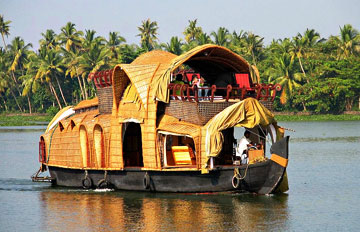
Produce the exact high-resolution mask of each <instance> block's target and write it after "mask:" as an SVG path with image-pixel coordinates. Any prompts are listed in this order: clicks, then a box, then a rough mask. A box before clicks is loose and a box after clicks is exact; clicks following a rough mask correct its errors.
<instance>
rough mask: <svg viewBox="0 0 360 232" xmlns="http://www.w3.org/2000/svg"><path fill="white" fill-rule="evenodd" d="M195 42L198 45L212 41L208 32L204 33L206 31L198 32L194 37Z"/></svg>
mask: <svg viewBox="0 0 360 232" xmlns="http://www.w3.org/2000/svg"><path fill="white" fill-rule="evenodd" d="M196 42H197V44H198V45H204V44H209V43H212V41H211V38H210V36H209V35H208V34H206V33H200V34H199V35H198V36H197V37H196Z"/></svg>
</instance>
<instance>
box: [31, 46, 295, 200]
mask: <svg viewBox="0 0 360 232" xmlns="http://www.w3.org/2000/svg"><path fill="white" fill-rule="evenodd" d="M89 79H91V80H92V81H93V82H94V84H95V86H96V89H97V97H95V98H94V99H91V100H84V101H81V102H80V103H79V104H78V105H76V106H71V107H67V108H64V109H62V110H61V111H59V112H58V114H57V115H56V116H55V117H54V118H53V120H52V121H51V122H50V123H49V125H48V127H47V129H46V131H45V133H44V134H42V135H41V136H40V142H39V161H40V163H41V167H40V170H39V171H38V173H36V175H34V176H33V177H32V179H33V180H34V181H36V180H41V177H40V175H39V174H40V173H41V172H44V171H46V170H48V171H49V173H50V177H48V178H47V179H48V180H51V181H52V183H53V184H54V185H59V186H68V187H79V188H105V187H110V188H114V189H120V190H136V191H154V192H199V193H200V192H227V191H235V192H253V193H258V194H271V193H276V192H285V191H287V190H288V184H287V176H286V167H287V164H288V142H289V137H287V136H284V130H283V128H281V127H280V126H278V125H277V122H276V120H275V119H274V115H273V114H272V113H271V111H270V110H269V109H271V107H272V101H273V100H274V97H275V94H276V91H279V90H281V86H279V85H272V84H268V85H266V84H260V78H259V75H258V72H257V70H256V68H255V67H253V66H251V65H250V64H249V63H248V62H247V61H246V60H245V59H243V58H242V57H240V56H239V55H237V54H235V53H233V52H232V51H230V50H228V49H227V48H224V47H221V46H216V45H210V44H207V45H203V46H199V47H196V48H194V49H192V50H190V51H189V52H186V53H185V54H182V55H180V56H176V55H174V54H172V53H169V52H165V51H159V50H155V51H151V52H148V53H145V54H142V55H140V56H139V57H138V58H137V59H135V60H134V61H133V62H132V63H131V64H119V65H116V66H115V67H114V68H113V69H111V70H104V71H100V72H96V73H91V74H90V75H89ZM244 130H246V131H248V132H250V136H249V138H248V140H249V145H247V146H246V148H245V149H243V151H237V150H238V144H237V143H238V141H239V135H238V134H239V131H240V133H242V132H243V131H244ZM237 133H238V134H237ZM241 155H245V156H246V157H247V158H246V159H241V158H240V156H241Z"/></svg>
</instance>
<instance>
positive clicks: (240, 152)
mask: <svg viewBox="0 0 360 232" xmlns="http://www.w3.org/2000/svg"><path fill="white" fill-rule="evenodd" d="M249 138H250V131H248V130H246V131H245V132H244V136H243V137H242V138H241V139H240V140H239V142H238V144H237V147H236V156H237V157H240V158H241V164H247V163H248V162H249V159H248V155H247V150H248V147H250V146H252V144H251V140H250V139H249Z"/></svg>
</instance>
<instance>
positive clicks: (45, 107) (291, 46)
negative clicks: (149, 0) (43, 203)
mask: <svg viewBox="0 0 360 232" xmlns="http://www.w3.org/2000/svg"><path fill="white" fill-rule="evenodd" d="M10 28H11V22H10V21H6V19H5V18H4V16H3V15H0V32H1V35H2V42H3V46H2V47H0V112H21V113H25V112H26V113H45V112H47V113H49V114H52V113H53V112H55V111H57V110H58V109H61V108H63V107H64V106H67V105H71V104H72V105H75V104H77V103H78V102H79V101H80V100H83V99H88V98H92V97H94V96H95V89H94V84H93V83H92V82H91V81H90V80H88V78H87V77H88V75H89V73H90V72H95V71H99V70H104V69H109V68H112V67H113V66H114V65H116V64H118V63H130V62H132V61H133V60H134V59H135V58H136V57H137V56H139V55H140V54H142V53H144V52H147V51H151V50H154V49H162V50H166V51H169V52H172V53H174V54H177V55H180V54H182V53H184V52H186V51H188V50H190V49H192V48H194V47H196V46H198V45H202V44H206V43H213V44H217V45H221V46H225V47H227V48H228V49H230V50H232V51H233V52H235V53H237V54H239V55H241V56H243V57H244V58H245V59H246V60H247V61H248V62H249V63H250V64H251V65H255V66H257V68H258V69H259V72H260V76H261V81H262V82H264V83H279V84H281V85H282V87H283V90H282V92H281V94H279V96H277V97H276V99H275V102H274V106H275V110H277V111H285V110H286V111H312V112H316V113H322V114H324V113H341V112H343V111H345V110H359V108H360V103H359V98H360V56H359V54H360V35H359V32H358V31H357V30H356V29H355V28H353V27H352V25H349V24H347V25H343V26H341V27H340V30H339V34H338V35H334V36H330V37H329V38H322V37H321V35H320V34H319V33H318V32H316V31H315V30H314V29H306V30H305V31H304V32H302V33H298V34H297V35H294V36H293V37H292V38H282V39H274V40H273V41H272V42H271V43H270V44H268V45H265V44H264V42H263V40H264V38H263V37H261V36H260V35H256V34H254V33H252V32H245V31H242V30H238V31H233V32H230V31H229V30H228V29H226V28H225V27H220V28H218V29H214V31H210V32H204V31H203V29H202V27H201V26H199V25H198V22H197V20H196V19H195V20H189V25H188V26H186V28H185V29H184V32H183V34H184V37H183V38H179V37H177V36H174V37H172V38H171V39H170V41H169V42H165V43H161V42H160V41H159V40H158V38H157V36H158V29H159V26H158V24H157V22H156V21H151V20H150V19H148V20H144V21H143V22H142V23H141V25H140V26H139V27H138V30H139V34H138V35H136V36H138V37H139V44H128V43H126V39H125V38H124V37H122V36H121V33H119V32H115V31H111V32H109V34H108V36H107V37H106V38H105V37H102V36H98V35H97V34H96V31H94V30H91V29H88V30H85V31H80V30H77V29H76V25H75V24H74V23H72V22H69V23H67V24H66V25H64V26H63V27H62V28H60V30H58V29H56V28H55V29H54V30H58V31H56V32H55V31H54V30H53V29H48V30H46V31H45V32H43V33H41V35H42V37H43V38H42V39H41V40H40V41H39V49H38V50H36V51H34V50H32V46H33V45H32V44H30V43H26V41H24V40H23V39H22V38H21V37H15V38H14V39H13V40H12V41H10V43H9V44H7V43H6V40H5V38H7V36H8V35H9V34H10Z"/></svg>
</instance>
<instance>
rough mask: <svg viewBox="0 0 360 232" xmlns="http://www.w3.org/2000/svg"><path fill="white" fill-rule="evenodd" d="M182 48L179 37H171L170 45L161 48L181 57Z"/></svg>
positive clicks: (163, 45) (162, 45)
mask: <svg viewBox="0 0 360 232" xmlns="http://www.w3.org/2000/svg"><path fill="white" fill-rule="evenodd" d="M181 46H182V43H181V39H179V38H178V37H177V36H173V37H171V39H170V43H166V44H165V43H163V44H161V47H163V48H164V49H165V50H166V51H168V52H171V53H174V54H175V55H180V54H181V53H182V50H181Z"/></svg>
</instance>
